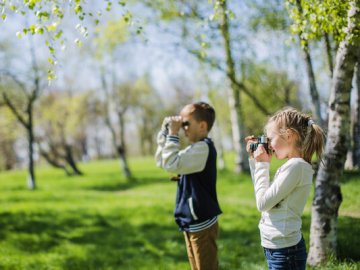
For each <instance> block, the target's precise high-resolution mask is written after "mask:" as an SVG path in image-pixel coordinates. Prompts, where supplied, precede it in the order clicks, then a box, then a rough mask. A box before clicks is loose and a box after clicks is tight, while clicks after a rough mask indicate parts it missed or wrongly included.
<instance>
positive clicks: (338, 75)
mask: <svg viewBox="0 0 360 270" xmlns="http://www.w3.org/2000/svg"><path fill="white" fill-rule="evenodd" d="M350 4H351V7H350V10H349V14H348V27H347V36H346V38H345V39H344V40H343V41H342V42H341V44H340V46H339V49H338V52H337V57H336V66H335V69H334V75H333V80H332V86H331V93H330V99H329V123H328V138H327V141H326V146H325V155H324V163H322V164H321V165H320V168H319V172H318V174H317V177H316V182H315V196H314V200H313V204H312V219H311V231H310V250H309V256H308V263H309V264H310V265H319V264H320V263H322V262H324V261H326V260H327V259H328V258H330V256H331V255H336V246H337V240H336V238H337V235H336V229H337V217H338V209H339V207H340V204H341V201H342V195H341V190H340V178H341V176H342V173H343V168H344V163H345V158H346V151H347V149H348V142H349V128H350V92H351V82H352V78H353V74H354V66H355V63H356V61H357V55H358V50H359V42H356V41H354V39H356V38H358V36H357V37H356V35H358V34H356V31H358V29H356V25H358V24H359V17H360V16H359V4H357V6H356V1H352V2H351V3H350Z"/></svg>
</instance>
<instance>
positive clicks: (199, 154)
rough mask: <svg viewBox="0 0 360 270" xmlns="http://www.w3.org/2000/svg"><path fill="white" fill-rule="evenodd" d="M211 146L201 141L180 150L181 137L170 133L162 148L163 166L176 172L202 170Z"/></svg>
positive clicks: (188, 172)
mask: <svg viewBox="0 0 360 270" xmlns="http://www.w3.org/2000/svg"><path fill="white" fill-rule="evenodd" d="M208 155H209V146H208V145H207V144H206V142H203V141H199V142H197V143H194V144H192V145H190V146H188V147H187V148H185V149H184V150H182V151H180V143H179V137H178V136H176V135H168V136H167V137H166V142H165V145H164V148H163V149H162V167H163V168H164V169H165V170H167V171H168V172H172V173H176V174H190V173H195V172H201V171H202V170H203V169H204V168H205V165H206V161H207V158H208Z"/></svg>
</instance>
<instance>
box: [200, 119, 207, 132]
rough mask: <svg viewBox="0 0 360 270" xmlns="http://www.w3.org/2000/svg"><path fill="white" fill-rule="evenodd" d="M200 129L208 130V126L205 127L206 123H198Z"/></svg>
mask: <svg viewBox="0 0 360 270" xmlns="http://www.w3.org/2000/svg"><path fill="white" fill-rule="evenodd" d="M200 127H201V129H204V130H206V131H207V130H208V125H207V122H206V121H201V122H200Z"/></svg>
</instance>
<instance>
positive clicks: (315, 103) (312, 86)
mask: <svg viewBox="0 0 360 270" xmlns="http://www.w3.org/2000/svg"><path fill="white" fill-rule="evenodd" d="M296 4H297V8H298V10H299V13H300V15H301V14H302V13H303V9H302V6H301V1H300V0H297V1H296ZM299 40H300V45H301V49H302V52H303V57H304V61H305V66H306V72H307V76H308V80H309V90H310V96H311V105H312V108H311V111H312V114H313V117H314V119H315V120H316V121H317V123H318V124H319V125H320V126H321V127H324V126H325V121H324V120H323V119H322V117H321V107H320V99H319V93H318V90H317V87H316V79H315V75H314V69H313V64H312V61H311V55H310V47H309V43H308V41H307V40H305V39H304V38H302V33H299Z"/></svg>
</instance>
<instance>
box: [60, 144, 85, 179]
mask: <svg viewBox="0 0 360 270" xmlns="http://www.w3.org/2000/svg"><path fill="white" fill-rule="evenodd" d="M64 147H65V160H66V162H67V163H68V164H69V166H70V168H71V169H72V170H73V172H74V174H75V175H83V173H82V172H81V171H80V170H79V169H78V167H77V165H76V162H75V159H74V155H73V152H72V147H71V145H68V144H66V145H65V146H64Z"/></svg>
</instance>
